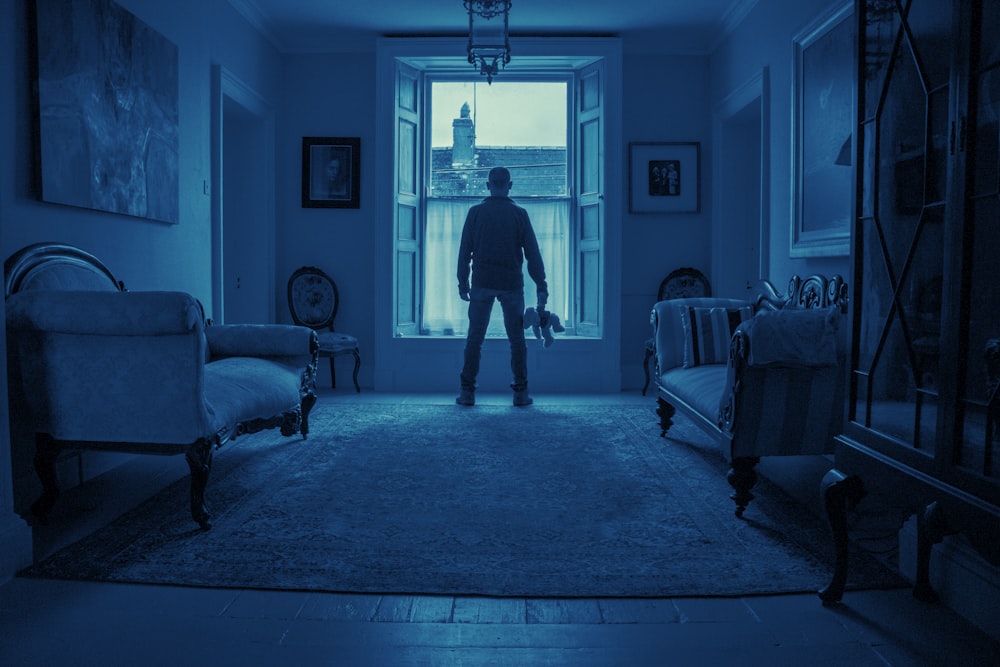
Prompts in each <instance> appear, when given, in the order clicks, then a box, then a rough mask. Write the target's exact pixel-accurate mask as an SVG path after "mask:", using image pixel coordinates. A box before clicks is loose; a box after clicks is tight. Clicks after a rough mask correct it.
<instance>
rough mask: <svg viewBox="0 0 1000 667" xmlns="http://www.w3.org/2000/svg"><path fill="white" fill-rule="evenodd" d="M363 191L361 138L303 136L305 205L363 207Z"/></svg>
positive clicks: (303, 204)
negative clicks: (361, 195) (361, 194)
mask: <svg viewBox="0 0 1000 667" xmlns="http://www.w3.org/2000/svg"><path fill="white" fill-rule="evenodd" d="M360 193H361V138H360V137H302V207H303V208H361V197H360Z"/></svg>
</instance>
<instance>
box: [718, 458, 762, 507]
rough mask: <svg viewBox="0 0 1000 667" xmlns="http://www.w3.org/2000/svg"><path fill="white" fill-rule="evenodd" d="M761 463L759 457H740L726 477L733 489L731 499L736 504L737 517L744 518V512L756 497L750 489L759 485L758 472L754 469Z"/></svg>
mask: <svg viewBox="0 0 1000 667" xmlns="http://www.w3.org/2000/svg"><path fill="white" fill-rule="evenodd" d="M758 463H760V457H759V456H740V457H737V458H735V459H733V467H732V468H730V469H729V473H728V474H727V475H726V481H728V482H729V486H731V487H733V492H732V493H731V494H729V497H730V498H732V499H733V502H734V503H736V516H738V517H740V518H742V517H743V510H745V509H746V508H747V505H749V504H750V501H751V500H753V499H754V495H753V494H752V493H750V489H752V488H753V487H754V485H755V484H757V471H756V470H754V468H755V467H756V466H757V464H758Z"/></svg>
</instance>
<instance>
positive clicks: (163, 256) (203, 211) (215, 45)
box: [0, 0, 281, 581]
mask: <svg viewBox="0 0 1000 667" xmlns="http://www.w3.org/2000/svg"><path fill="white" fill-rule="evenodd" d="M118 2H119V4H121V5H122V6H123V7H125V8H126V9H128V10H129V11H131V12H132V13H134V14H135V15H136V16H137V17H138V18H139V19H141V20H142V21H144V22H146V23H147V24H149V25H150V26H151V27H153V28H154V29H155V30H157V31H159V32H160V33H161V34H163V35H164V36H165V37H166V38H167V39H169V40H171V41H172V42H173V43H174V44H175V45H176V46H177V50H178V60H179V62H178V66H179V67H178V73H179V86H180V98H179V122H180V155H179V166H180V222H179V223H178V224H176V225H168V224H163V223H158V222H150V221H147V220H141V219H137V218H130V217H126V216H121V215H113V214H108V213H102V212H98V211H92V210H87V209H81V208H74V207H68V206H59V205H53V204H46V203H43V202H40V201H38V199H37V195H36V193H37V190H36V186H35V183H34V167H33V160H34V144H35V139H36V137H35V136H34V121H33V114H34V111H33V105H34V98H33V93H32V91H33V85H34V82H33V73H32V69H33V64H32V60H33V57H34V35H35V28H34V25H33V23H32V14H31V13H30V12H29V8H30V7H31V6H32V0H5V1H4V2H2V3H0V90H3V91H4V94H3V95H0V147H2V150H0V255H2V256H3V257H4V258H6V257H8V256H10V255H11V254H12V253H13V252H15V251H16V250H18V249H19V248H21V247H23V246H25V245H27V244H30V243H35V242H38V241H60V242H65V243H70V244H73V245H77V246H80V247H82V248H83V249H85V250H87V251H89V252H92V253H94V254H95V255H97V257H99V258H100V259H101V260H103V261H104V262H105V263H106V264H107V265H108V266H109V268H110V269H111V270H112V272H114V273H115V275H116V276H117V277H118V278H119V279H121V280H124V281H125V284H126V285H127V286H128V287H129V288H130V289H133V290H146V289H165V290H183V291H187V292H190V293H192V294H194V295H195V296H197V297H198V298H199V299H202V301H203V302H204V303H205V305H206V307H207V308H208V309H209V312H211V310H210V309H211V295H212V290H211V222H210V215H211V210H210V201H209V197H208V196H207V195H205V194H204V188H205V183H206V181H208V179H209V177H210V176H209V174H210V164H211V153H210V151H211V145H212V141H211V108H212V105H211V99H210V96H211V66H212V65H213V64H216V63H217V64H222V65H224V66H225V67H227V68H228V69H229V70H230V71H232V72H233V73H234V74H235V75H237V76H238V77H240V78H241V79H242V80H243V81H244V82H246V83H247V84H248V85H250V86H252V87H254V88H255V89H256V90H257V91H258V92H260V93H261V94H262V95H263V96H264V97H270V98H272V99H273V98H274V97H276V95H277V93H278V90H279V88H278V81H279V79H280V75H281V72H280V56H279V54H278V53H277V51H276V50H275V49H274V48H273V47H272V46H271V45H270V43H269V42H267V41H266V40H265V39H264V38H262V37H261V36H260V35H259V34H258V33H257V32H255V31H254V30H253V29H251V28H250V26H249V24H247V23H246V22H245V21H244V20H243V19H242V18H241V17H240V16H239V15H238V14H237V13H236V12H235V11H234V10H233V9H232V8H231V7H230V5H229V4H228V3H227V2H225V0H211V1H210V2H208V1H206V0H172V2H169V3H165V2H160V1H158V0H118ZM2 347H3V348H4V350H0V352H2V354H0V358H2V359H4V360H5V359H6V351H5V350H6V344H5V343H4V344H3V346H2ZM3 377H6V370H5V369H4V373H3ZM4 389H5V390H4V392H3V396H2V397H0V398H2V399H3V408H2V410H3V415H4V419H3V421H2V423H4V424H6V423H7V422H8V420H7V419H6V417H7V400H6V387H4ZM2 430H3V433H2V436H0V443H2V444H0V542H2V543H3V544H4V548H3V552H4V556H3V558H0V581H2V580H3V579H5V578H6V577H7V576H9V575H10V574H11V573H12V572H13V571H14V570H15V569H16V567H17V566H18V565H24V564H25V563H24V562H20V563H18V561H23V559H24V557H25V556H24V550H23V548H22V549H19V548H18V545H19V544H20V545H21V546H22V547H23V546H24V540H23V536H24V534H25V530H26V529H25V528H24V524H23V521H21V519H20V518H19V517H17V515H14V514H12V513H11V507H12V491H11V486H12V483H11V472H12V471H11V465H10V460H11V457H10V455H9V453H8V452H7V451H6V450H7V446H8V445H7V443H8V440H9V433H8V431H9V429H7V428H3V429H2ZM11 446H13V447H31V446H32V445H31V443H30V442H29V443H23V442H14V443H12V445H11ZM8 540H10V541H8ZM8 545H10V547H8ZM29 546H30V544H29Z"/></svg>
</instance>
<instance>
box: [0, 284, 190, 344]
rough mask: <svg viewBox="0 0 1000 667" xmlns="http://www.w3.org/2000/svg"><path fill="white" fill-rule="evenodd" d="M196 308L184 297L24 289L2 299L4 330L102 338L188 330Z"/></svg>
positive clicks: (169, 294) (163, 293)
mask: <svg viewBox="0 0 1000 667" xmlns="http://www.w3.org/2000/svg"><path fill="white" fill-rule="evenodd" d="M200 321H201V308H200V307H199V306H198V302H197V301H196V300H195V299H194V297H192V296H191V295H190V294H186V293H184V292H110V291H108V292H103V291H93V290H79V291H74V290H28V291H24V292H18V293H16V294H12V295H11V296H10V297H9V298H8V299H7V328H8V329H14V330H18V329H36V330H42V331H47V332H52V333H66V334H80V335H95V336H100V335H105V336H169V335H173V334H185V333H187V332H190V331H192V330H193V329H195V327H196V326H198V323H199V322H200Z"/></svg>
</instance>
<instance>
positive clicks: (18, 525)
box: [0, 512, 31, 584]
mask: <svg viewBox="0 0 1000 667" xmlns="http://www.w3.org/2000/svg"><path fill="white" fill-rule="evenodd" d="M0 544H2V545H3V548H2V549H0V584H3V583H6V582H7V581H8V580H10V579H11V578H12V577H13V576H14V575H15V574H17V572H18V570H20V569H22V568H24V567H27V566H28V565H31V527H30V526H28V524H27V523H25V521H24V519H22V518H21V517H20V516H18V515H17V514H14V513H13V512H12V513H10V514H8V515H7V516H5V517H4V518H2V519H0Z"/></svg>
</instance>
